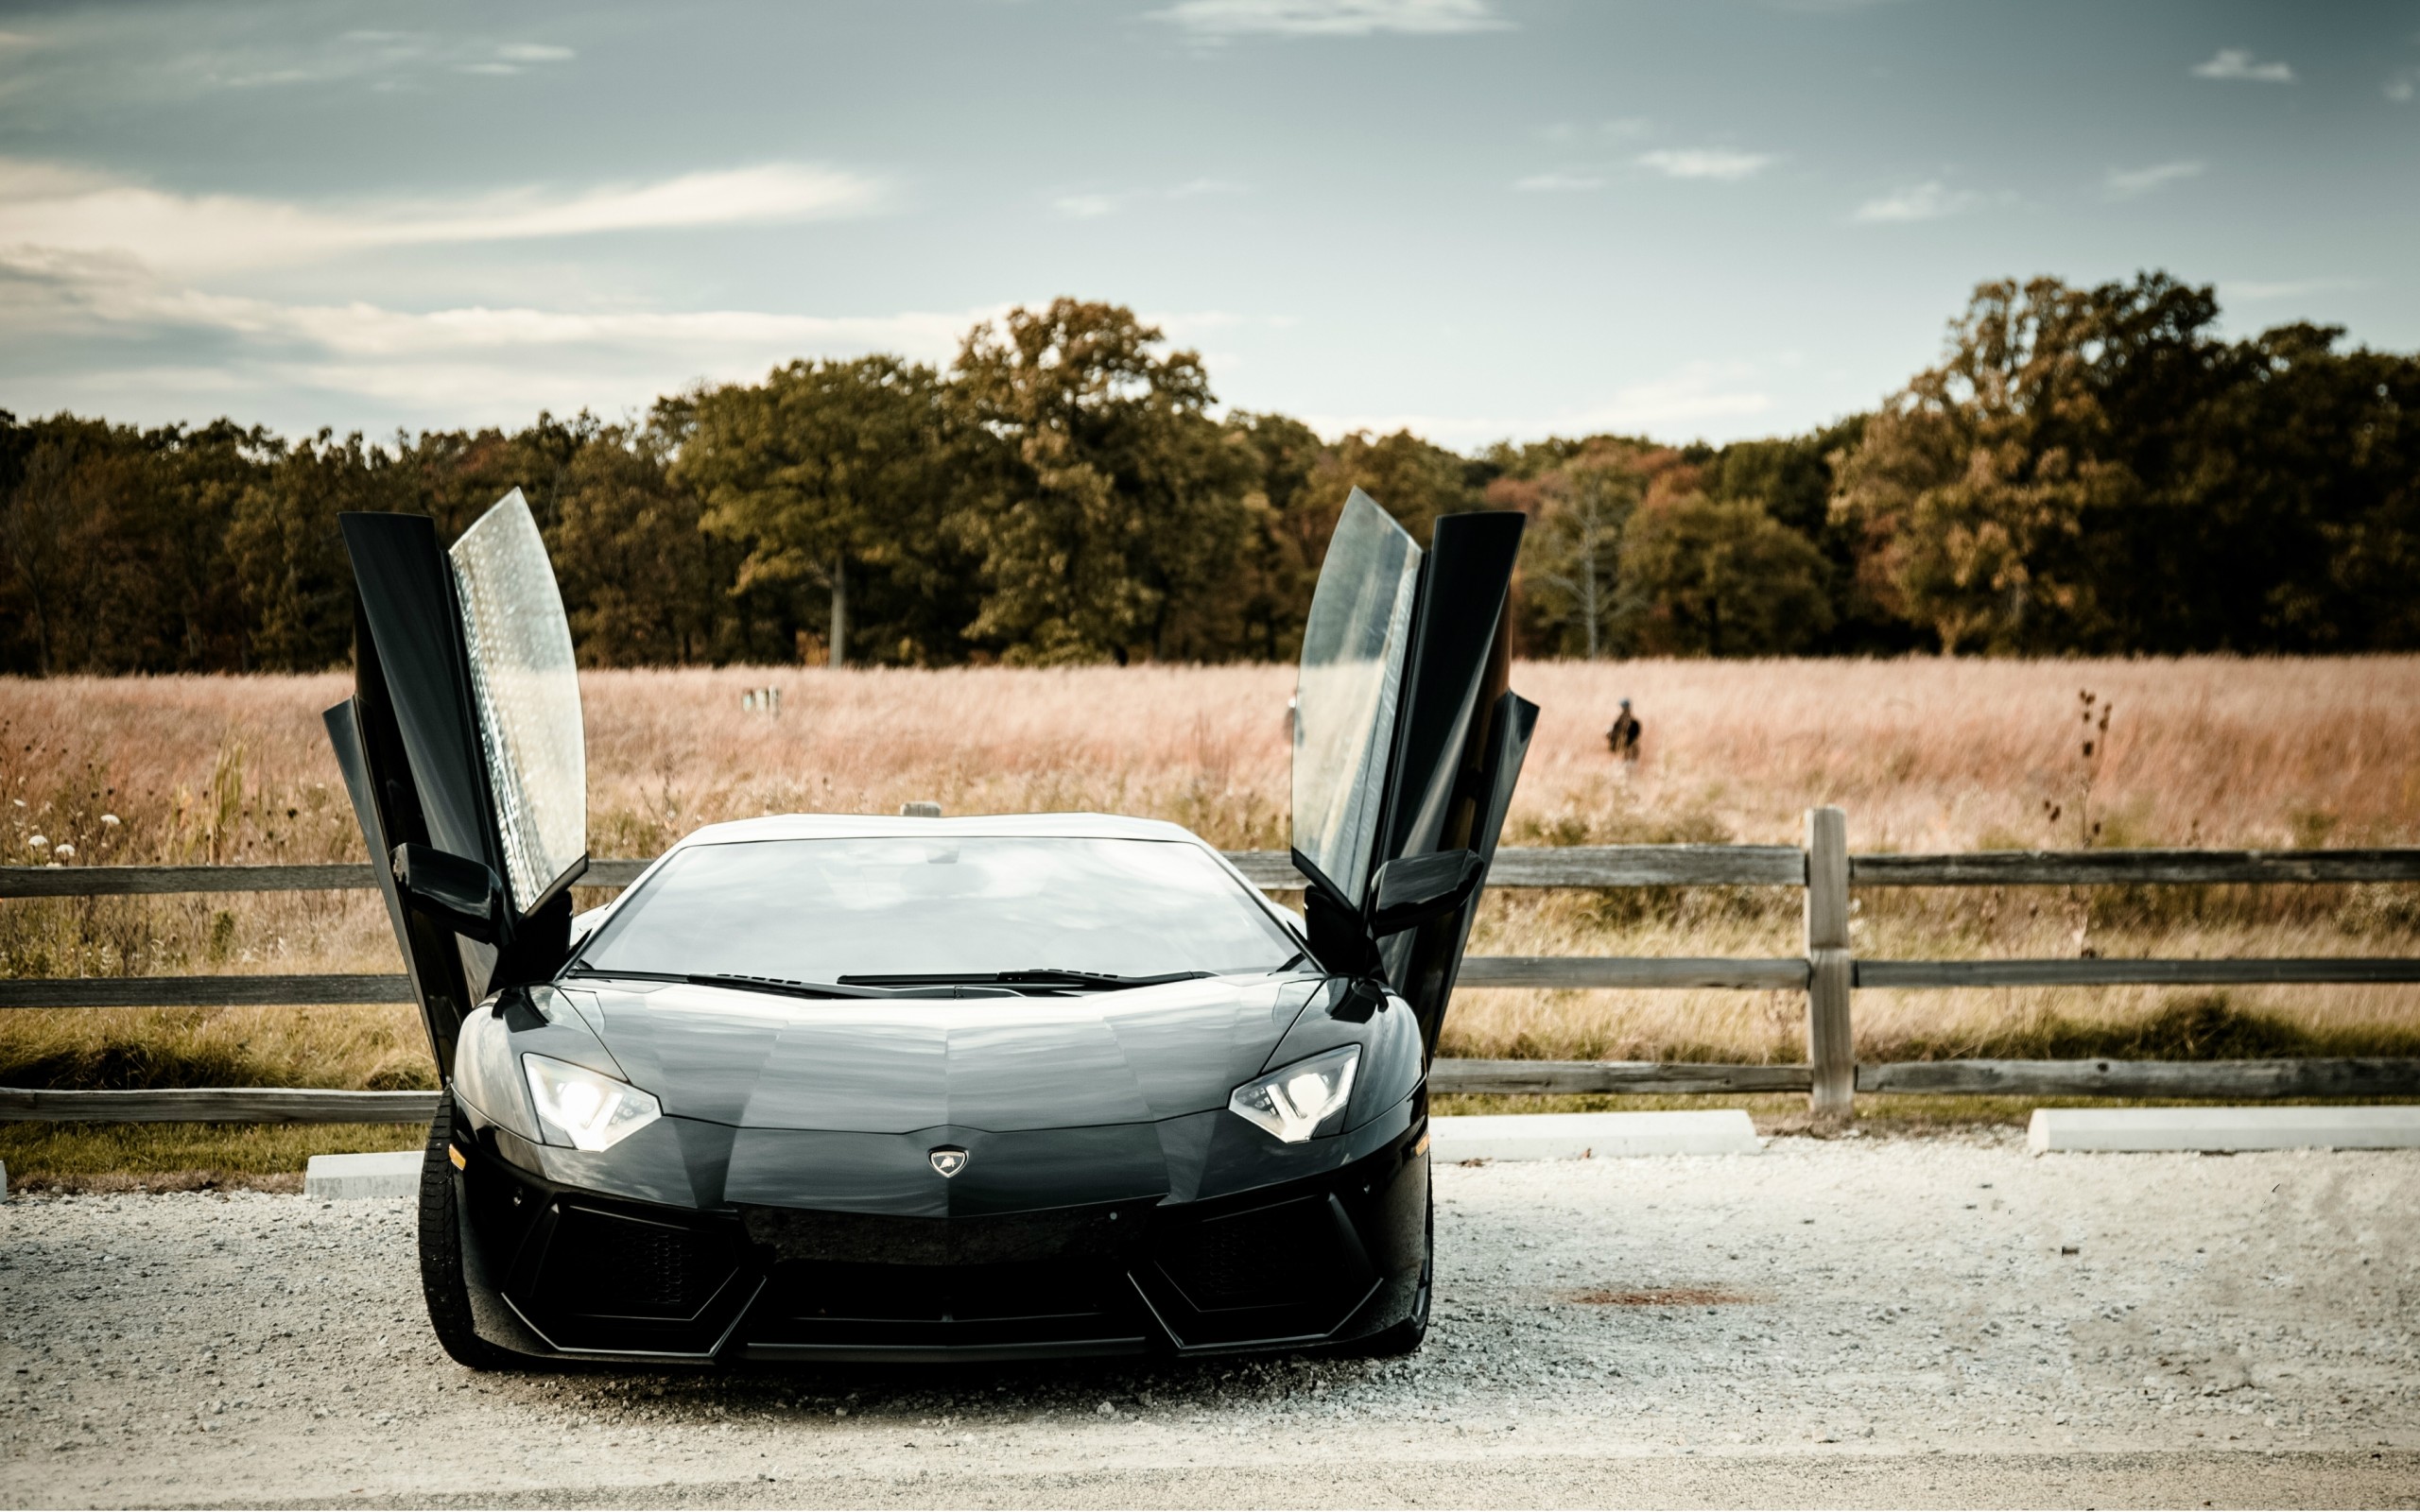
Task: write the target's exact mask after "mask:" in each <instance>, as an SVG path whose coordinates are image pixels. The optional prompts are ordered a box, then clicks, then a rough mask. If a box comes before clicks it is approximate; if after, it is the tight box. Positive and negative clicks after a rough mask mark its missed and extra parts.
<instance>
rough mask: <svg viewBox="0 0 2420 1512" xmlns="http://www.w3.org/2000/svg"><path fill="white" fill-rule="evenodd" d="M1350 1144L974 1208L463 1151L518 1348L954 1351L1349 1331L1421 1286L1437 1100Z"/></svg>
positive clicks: (1382, 1320)
mask: <svg viewBox="0 0 2420 1512" xmlns="http://www.w3.org/2000/svg"><path fill="white" fill-rule="evenodd" d="M1409 1112H1410V1115H1411V1116H1410V1117H1409V1120H1408V1126H1406V1127H1404V1128H1403V1129H1402V1132H1400V1133H1398V1134H1397V1135H1395V1136H1394V1137H1393V1138H1392V1139H1389V1140H1387V1141H1386V1142H1385V1143H1383V1144H1381V1145H1380V1146H1379V1147H1377V1148H1376V1149H1375V1150H1374V1151H1372V1152H1371V1153H1368V1154H1366V1155H1363V1156H1361V1157H1360V1158H1359V1159H1357V1160H1352V1161H1350V1162H1349V1163H1346V1164H1343V1165H1340V1166H1336V1167H1333V1168H1331V1169H1329V1170H1326V1171H1323V1172H1321V1173H1319V1174H1317V1175H1313V1176H1309V1177H1303V1178H1300V1179H1296V1180H1290V1181H1283V1182H1276V1183H1271V1184H1267V1185H1261V1186H1257V1187H1254V1188H1253V1189H1251V1190H1249V1191H1245V1192H1240V1193H1232V1194H1223V1195H1220V1196H1217V1197H1212V1198H1203V1199H1197V1200H1193V1201H1183V1202H1177V1201H1169V1200H1167V1199H1165V1198H1129V1199H1124V1200H1115V1201H1107V1202H1091V1203H1082V1204H1078V1205H1073V1206H1063V1207H1045V1208H1032V1209H1028V1210H1026V1211H1009V1212H989V1213H983V1214H979V1215H974V1216H944V1217H926V1216H892V1215H889V1214H877V1213H862V1212H842V1211H824V1210H817V1209H812V1208H796V1207H780V1206H754V1205H748V1204H733V1205H729V1206H726V1207H723V1208H720V1209H717V1210H711V1211H700V1210H694V1209H683V1208H677V1207H667V1206H662V1205H657V1204H649V1203H643V1202H638V1201H633V1200H631V1199H630V1198H628V1197H625V1196H619V1195H609V1194H599V1193H596V1192H592V1191H589V1190H586V1189H583V1188H579V1187H574V1186H567V1185H563V1184H561V1183H558V1182H552V1181H548V1180H546V1179H544V1177H539V1176H537V1175H535V1174H533V1172H532V1171H531V1170H529V1169H527V1168H526V1164H525V1163H516V1162H515V1161H512V1160H507V1159H505V1158H503V1156H502V1154H501V1153H500V1152H499V1150H498V1148H497V1146H496V1144H495V1142H494V1140H493V1137H490V1138H488V1139H484V1140H473V1141H466V1142H465V1146H466V1147H465V1148H464V1149H463V1155H464V1158H465V1164H464V1166H463V1168H462V1169H460V1170H459V1171H458V1172H457V1173H456V1174H455V1177H454V1179H455V1181H456V1182H457V1184H458V1185H457V1195H458V1204H457V1211H458V1212H459V1213H460V1214H461V1221H462V1229H463V1232H462V1242H463V1250H464V1262H465V1264H464V1273H465V1277H466V1280H467V1281H468V1284H469V1288H470V1292H471V1302H472V1311H473V1315H474V1317H475V1320H476V1322H477V1326H478V1330H479V1332H480V1333H481V1335H482V1336H484V1337H486V1338H487V1339H488V1340H489V1342H491V1343H493V1344H496V1345H499V1346H501V1347H503V1348H506V1349H514V1350H517V1351H520V1352H523V1353H527V1354H537V1355H552V1356H574V1357H584V1358H594V1359H621V1360H629V1361H632V1362H668V1361H676V1360H681V1361H695V1362H709V1361H731V1360H768V1361H783V1360H787V1361H825V1362H849V1361H865V1362H873V1361H891V1362H941V1361H969V1360H1019V1359H1056V1358H1077V1357H1083V1356H1099V1355H1134V1354H1160V1355H1193V1354H1206V1353H1223V1352H1234V1351H1248V1350H1258V1349H1305V1348H1314V1347H1320V1346H1327V1345H1339V1344H1345V1343H1349V1342H1350V1341H1352V1340H1355V1339H1357V1338H1361V1337H1363V1336H1366V1335H1368V1334H1373V1333H1375V1332H1380V1331H1382V1330H1384V1329H1386V1328H1388V1327H1389V1326H1391V1325H1392V1324H1394V1323H1397V1322H1400V1321H1402V1320H1403V1319H1405V1318H1407V1317H1409V1316H1410V1315H1411V1314H1412V1313H1413V1311H1414V1309H1415V1308H1416V1307H1417V1306H1418V1304H1419V1297H1418V1291H1419V1284H1420V1273H1421V1267H1422V1263H1423V1259H1424V1252H1425V1247H1426V1243H1425V1234H1426V1218H1427V1201H1428V1157H1427V1118H1426V1110H1425V1099H1421V1098H1417V1097H1416V1098H1415V1099H1414V1104H1413V1107H1412V1108H1411V1109H1409Z"/></svg>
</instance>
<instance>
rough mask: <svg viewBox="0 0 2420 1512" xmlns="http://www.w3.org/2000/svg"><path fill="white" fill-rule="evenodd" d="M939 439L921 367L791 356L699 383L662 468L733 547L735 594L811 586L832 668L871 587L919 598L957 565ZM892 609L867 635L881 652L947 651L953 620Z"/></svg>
mask: <svg viewBox="0 0 2420 1512" xmlns="http://www.w3.org/2000/svg"><path fill="white" fill-rule="evenodd" d="M949 444H950V443H949V437H948V422H947V416H946V414H945V413H944V409H943V405H942V386H941V379H940V375H939V374H937V373H935V372H934V371H933V369H930V368H926V367H924V366H922V365H920V364H915V363H908V362H904V361H902V360H900V359H899V358H896V357H885V356H873V357H859V358H856V359H853V360H850V361H825V362H794V363H791V364H789V365H788V366H787V367H784V368H777V369H774V370H773V371H772V373H771V374H769V376H768V377H767V378H766V380H765V381H764V382H763V383H761V384H752V385H736V384H735V385H729V386H726V387H720V388H714V389H709V390H707V391H706V392H704V393H702V394H700V395H699V396H698V399H697V401H696V407H695V415H694V419H693V420H692V421H691V423H690V427H689V433H688V436H687V438H686V440H685V441H684V442H683V446H682V448H681V455H680V459H679V461H678V462H677V463H676V464H675V465H674V467H673V469H672V476H673V478H674V480H675V481H677V482H678V483H679V484H681V485H682V486H683V487H686V488H689V489H692V490H696V491H697V493H698V495H699V497H700V499H701V500H702V501H703V502H704V506H705V511H704V514H703V515H702V517H701V521H702V524H703V526H704V528H705V529H706V530H708V531H710V532H712V533H713V534H715V535H717V536H718V537H721V538H722V539H724V540H727V541H734V542H736V543H737V544H739V545H740V546H741V547H742V548H744V552H745V555H744V556H743V557H742V558H740V561H739V565H738V574H737V577H736V580H735V583H734V584H733V588H734V591H735V592H737V593H750V592H752V591H754V590H758V589H761V588H767V587H775V588H778V587H783V586H786V585H808V586H811V587H814V588H816V589H818V590H820V591H821V593H823V595H824V598H825V602H826V604H827V606H828V613H827V615H826V616H825V619H824V633H823V635H822V637H821V641H822V644H823V648H824V653H825V657H826V659H827V660H828V661H829V662H830V663H831V664H832V665H834V666H841V665H845V664H846V663H847V662H848V660H849V656H850V647H851V645H852V644H853V637H852V633H851V632H852V627H853V620H854V619H861V618H863V606H864V604H865V603H866V602H867V600H868V598H869V594H868V590H869V589H870V588H878V587H880V586H883V585H884V584H885V582H886V580H895V581H896V582H897V584H898V585H899V586H901V587H903V588H904V589H905V591H906V592H907V593H908V594H910V595H914V596H920V597H921V598H922V599H923V600H924V601H925V602H926V603H928V604H929V603H935V602H940V601H945V600H946V598H947V597H948V596H949V595H948V594H947V593H946V580H947V579H948V578H949V577H950V576H951V574H952V569H953V568H957V569H958V570H959V574H960V575H961V576H962V572H963V569H962V566H961V565H960V564H959V563H957V562H956V561H954V560H952V559H950V558H952V557H953V554H952V553H951V551H950V549H949V542H948V541H946V540H945V539H944V533H943V515H944V511H945V507H946V505H947V503H948V497H947V490H948V487H949V472H950V471H951V470H950V469H949V467H948V465H947V464H948V462H949V460H950V459H949V457H948V456H947V455H945V452H946V449H947V448H948V446H949ZM891 608H892V609H893V610H894V612H893V613H891V614H890V621H889V622H888V623H884V624H881V625H878V626H876V627H874V633H873V636H872V637H871V638H870V640H871V644H873V645H874V646H875V648H876V650H877V654H878V655H879V656H880V657H881V659H883V660H905V661H935V660H953V659H954V657H953V656H952V654H951V653H952V652H954V651H955V649H956V647H955V644H953V643H954V641H955V637H956V627H955V626H954V625H940V624H935V623H932V616H930V615H928V614H917V613H913V612H909V613H904V614H903V613H900V612H896V611H895V610H897V606H895V605H893V606H891ZM856 639H857V640H859V641H866V640H868V639H869V638H868V637H865V636H862V635H861V636H858V637H856Z"/></svg>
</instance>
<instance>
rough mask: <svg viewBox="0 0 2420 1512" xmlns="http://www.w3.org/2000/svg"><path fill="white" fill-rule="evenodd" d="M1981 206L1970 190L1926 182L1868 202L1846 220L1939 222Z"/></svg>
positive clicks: (1936, 182)
mask: <svg viewBox="0 0 2420 1512" xmlns="http://www.w3.org/2000/svg"><path fill="white" fill-rule="evenodd" d="M1982 202H1983V197H1982V196H1981V195H1979V194H1977V193H1976V192H1975V191H1974V190H1972V189H1952V188H1950V187H1949V186H1948V185H1946V184H1945V183H1943V182H1942V181H1941V180H1938V179H1927V180H1925V181H1924V182H1923V183H1917V184H1910V185H1908V186H1907V187H1906V188H1904V189H1893V191H1891V192H1890V193H1889V194H1887V195H1882V196H1879V197H1877V198H1873V199H1869V200H1867V201H1866V202H1865V203H1864V204H1861V205H1859V206H1858V207H1857V213H1856V214H1855V215H1852V216H1850V217H1849V218H1850V219H1852V220H1861V221H1873V222H1879V223H1883V224H1893V223H1898V222H1905V221H1911V220H1939V219H1941V218H1943V217H1944V216H1945V215H1958V214H1959V213H1961V212H1962V211H1967V210H1972V209H1974V208H1975V207H1976V206H1977V205H1979V204H1981V203H1982Z"/></svg>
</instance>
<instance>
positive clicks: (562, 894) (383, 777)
mask: <svg viewBox="0 0 2420 1512" xmlns="http://www.w3.org/2000/svg"><path fill="white" fill-rule="evenodd" d="M337 524H338V525H339V527H340V528H341V529H342V531H343V534H344V541H345V549H346V551H347V553H348V554H349V555H350V556H351V557H352V559H353V572H354V586H355V588H356V589H357V590H358V593H357V598H356V603H357V606H358V607H357V611H356V616H355V635H354V643H355V644H354V696H352V697H351V698H348V699H346V700H345V701H344V702H343V703H340V704H338V705H337V706H336V707H335V708H333V709H331V710H329V711H328V712H327V715H326V720H327V726H328V735H329V738H330V740H331V741H332V742H333V743H334V745H335V747H336V752H337V764H338V765H340V766H341V767H342V768H343V770H344V776H345V785H346V788H347V790H348V791H349V792H350V794H351V795H352V799H353V805H354V815H355V816H356V817H358V818H359V820H360V822H361V830H362V836H363V838H364V839H365V840H366V841H367V842H368V844H369V848H370V854H371V857H372V870H373V871H375V872H376V873H377V876H378V882H379V887H380V890H381V891H382V892H383V893H384V894H385V896H386V900H387V907H388V913H389V918H390V919H391V921H392V922H393V924H394V927H395V936H396V939H397V941H398V943H400V944H401V945H402V947H403V952H404V960H405V963H406V967H407V968H408V969H409V971H410V973H411V978H412V986H413V988H414V991H415V992H416V994H417V995H418V997H419V999H420V1003H421V1008H422V1012H423V1016H424V1017H425V1019H426V1021H427V1024H428V1035H429V1043H430V1047H431V1048H432V1049H433V1050H434V1051H435V1053H436V1056H437V1062H438V1066H439V1069H440V1071H441V1074H451V1071H452V1067H453V1061H454V1038H455V1033H456V1030H457V1028H458V1026H459V1024H460V1023H461V1021H462V1016H463V1015H464V1014H465V1013H467V1012H468V1011H469V1010H470V1009H471V1008H472V1007H473V1006H474V1005H476V1004H477V1003H478V1002H479V1001H480V1000H481V999H482V998H484V997H485V996H486V995H487V994H488V992H490V991H491V990H493V988H498V987H503V986H508V985H510V984H512V983H516V982H526V981H533V980H538V979H541V978H544V977H545V976H548V975H551V974H552V973H553V972H554V971H555V970H556V969H557V968H558V967H560V966H561V965H562V957H563V954H564V952H565V950H566V949H567V947H568V943H569V936H570V924H571V894H570V888H571V884H572V882H573V880H574V879H575V878H577V877H578V876H579V874H580V873H581V872H582V871H583V870H585V869H586V868H587V865H588V774H587V756H586V741H585V735H584V732H583V730H582V726H581V721H580V710H579V677H578V672H577V669H576V668H575V666H574V663H573V661H572V647H571V630H570V627H569V626H568V625H567V624H566V623H565V621H564V618H563V608H562V594H561V593H560V592H559V591H558V590H557V588H556V586H555V575H554V569H553V566H552V564H551V563H549V562H548V560H547V558H546V548H545V543H544V541H543V540H542V539H541V538H540V537H539V534H538V526H537V522H536V521H534V520H533V519H531V518H530V514H529V507H528V505H527V503H526V502H524V501H523V499H522V497H521V491H520V490H518V489H516V490H513V491H512V492H510V493H509V494H507V495H506V496H505V497H504V498H503V499H501V500H499V501H498V502H497V503H496V505H495V506H494V507H493V508H491V509H489V510H488V512H487V513H486V514H484V515H482V516H481V517H480V518H479V520H478V523H477V524H474V525H472V526H471V528H470V529H469V530H467V531H465V532H463V534H462V538H461V539H460V540H459V541H456V542H455V543H454V546H453V549H452V550H450V551H448V550H445V549H443V548H441V547H440V546H439V545H438V541H437V527H436V525H435V524H434V523H433V522H431V521H430V520H428V519H426V518H424V517H423V516H420V515H401V514H347V515H341V516H339V517H338V520H337Z"/></svg>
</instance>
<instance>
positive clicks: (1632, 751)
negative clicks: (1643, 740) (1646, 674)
mask: <svg viewBox="0 0 2420 1512" xmlns="http://www.w3.org/2000/svg"><path fill="white" fill-rule="evenodd" d="M1644 728H1645V727H1644V726H1642V725H1640V724H1639V722H1638V715H1636V714H1634V713H1631V712H1630V700H1629V699H1628V698H1624V699H1623V700H1622V707H1621V712H1620V713H1616V714H1615V715H1614V722H1613V723H1612V724H1611V725H1609V726H1607V727H1606V729H1605V748H1606V749H1608V750H1610V751H1612V752H1613V753H1614V755H1615V756H1616V757H1617V758H1619V759H1620V761H1621V764H1622V770H1623V771H1624V772H1625V773H1628V772H1629V771H1630V770H1631V769H1632V768H1634V767H1635V766H1636V765H1638V736H1639V731H1640V730H1642V729H1644Z"/></svg>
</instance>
